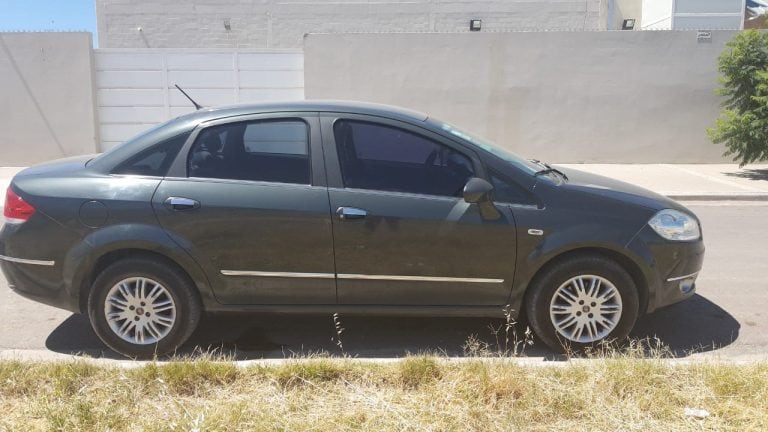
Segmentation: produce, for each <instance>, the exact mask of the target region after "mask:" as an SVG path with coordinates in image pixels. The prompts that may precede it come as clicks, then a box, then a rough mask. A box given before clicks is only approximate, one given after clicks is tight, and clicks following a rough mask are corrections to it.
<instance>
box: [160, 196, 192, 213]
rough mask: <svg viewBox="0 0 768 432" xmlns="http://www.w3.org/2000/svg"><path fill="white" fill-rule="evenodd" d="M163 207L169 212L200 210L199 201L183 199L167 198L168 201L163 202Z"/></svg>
mask: <svg viewBox="0 0 768 432" xmlns="http://www.w3.org/2000/svg"><path fill="white" fill-rule="evenodd" d="M165 205H166V206H167V207H169V208H170V209H171V210H176V211H183V210H195V209H198V208H200V202H199V201H195V200H193V199H190V198H184V197H168V199H166V200H165Z"/></svg>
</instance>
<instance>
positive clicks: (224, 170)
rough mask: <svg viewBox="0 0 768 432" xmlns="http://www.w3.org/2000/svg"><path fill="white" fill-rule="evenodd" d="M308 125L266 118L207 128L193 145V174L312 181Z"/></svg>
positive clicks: (189, 163)
mask: <svg viewBox="0 0 768 432" xmlns="http://www.w3.org/2000/svg"><path fill="white" fill-rule="evenodd" d="M308 136H309V128H308V127H307V124H306V123H304V122H303V121H301V120H263V121H255V122H240V123H231V124H226V125H221V126H214V127H210V128H207V129H205V130H203V131H202V132H200V134H199V135H198V136H197V139H196V140H195V143H194V144H193V145H192V149H191V150H190V153H189V158H188V161H187V169H188V175H189V176H190V177H202V178H218V179H229V180H251V181H267V182H277V183H298V184H309V182H310V161H309V138H308Z"/></svg>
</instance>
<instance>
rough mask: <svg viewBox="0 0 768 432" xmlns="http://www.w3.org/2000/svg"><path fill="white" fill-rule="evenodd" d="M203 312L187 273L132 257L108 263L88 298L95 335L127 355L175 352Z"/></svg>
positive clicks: (148, 355) (152, 261)
mask: <svg viewBox="0 0 768 432" xmlns="http://www.w3.org/2000/svg"><path fill="white" fill-rule="evenodd" d="M200 313H201V306H200V300H199V298H198V296H197V295H196V292H195V290H194V287H193V285H192V283H191V282H190V281H189V279H188V278H187V277H186V275H184V274H183V273H182V272H181V271H180V270H178V269H176V268H174V267H172V266H170V265H166V264H164V263H162V262H159V261H156V260H150V259H146V258H128V259H124V260H120V261H118V262H116V263H114V264H112V265H110V266H109V267H107V268H106V269H105V270H104V271H103V272H101V274H100V275H99V276H98V277H97V278H96V280H95V282H94V284H93V289H92V290H91V293H90V296H89V298H88V315H89V316H90V319H91V325H92V327H93V329H94V331H95V332H96V334H97V335H98V336H99V338H100V339H101V340H102V341H103V342H104V343H105V344H106V345H107V346H109V347H110V348H112V349H113V350H115V351H117V352H118V353H120V354H123V355H125V356H128V357H136V358H149V357H152V356H159V355H163V354H167V353H169V352H172V351H175V350H176V349H177V348H178V347H179V346H181V345H182V344H183V343H184V342H186V340H187V339H188V338H189V336H190V335H191V334H192V332H193V331H194V330H195V328H196V327H197V324H198V322H199V320H200Z"/></svg>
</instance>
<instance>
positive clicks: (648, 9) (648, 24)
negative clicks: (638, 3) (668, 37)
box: [641, 0, 672, 30]
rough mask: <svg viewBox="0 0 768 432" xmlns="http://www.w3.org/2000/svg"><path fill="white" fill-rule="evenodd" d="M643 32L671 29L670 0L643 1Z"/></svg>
mask: <svg viewBox="0 0 768 432" xmlns="http://www.w3.org/2000/svg"><path fill="white" fill-rule="evenodd" d="M641 28H642V29H643V30H670V29H672V0H643V19H642V22H641Z"/></svg>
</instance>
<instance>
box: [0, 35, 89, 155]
mask: <svg viewBox="0 0 768 432" xmlns="http://www.w3.org/2000/svg"><path fill="white" fill-rule="evenodd" d="M91 46H92V40H91V34H90V33H85V32H71V33H69V32H68V33H52V32H46V33H42V32H40V33H0V166H26V165H32V164H36V163H39V162H43V161H47V160H50V159H57V158H62V157H66V156H74V155H80V154H88V153H96V151H97V149H96V142H97V133H98V132H97V129H96V119H95V110H94V91H93V76H92V56H91Z"/></svg>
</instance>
